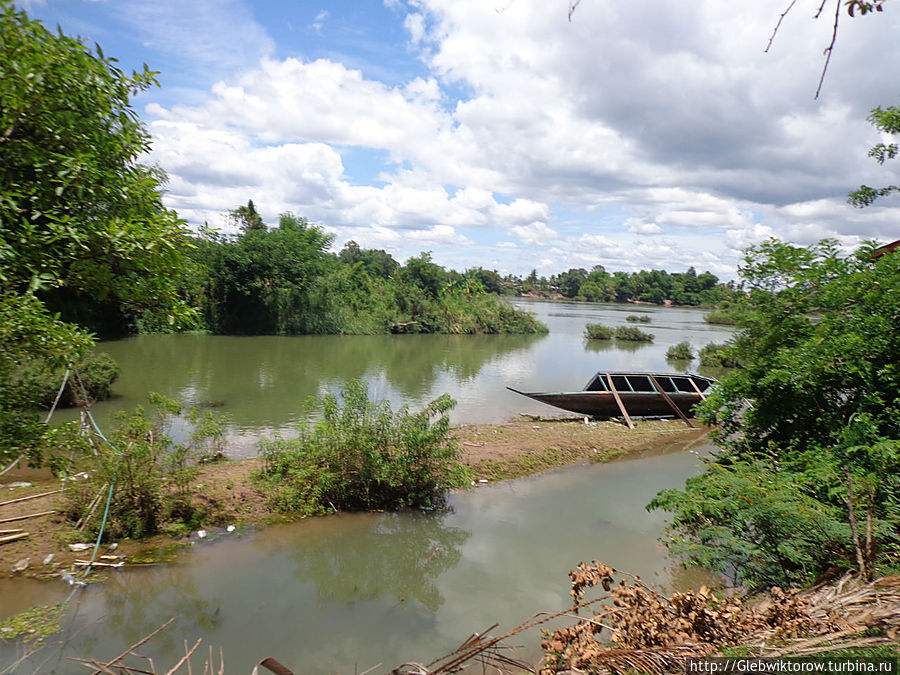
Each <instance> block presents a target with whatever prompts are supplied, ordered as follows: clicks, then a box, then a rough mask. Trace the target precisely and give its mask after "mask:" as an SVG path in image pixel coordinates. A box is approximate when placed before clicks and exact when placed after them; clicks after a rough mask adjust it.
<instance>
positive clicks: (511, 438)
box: [0, 416, 707, 578]
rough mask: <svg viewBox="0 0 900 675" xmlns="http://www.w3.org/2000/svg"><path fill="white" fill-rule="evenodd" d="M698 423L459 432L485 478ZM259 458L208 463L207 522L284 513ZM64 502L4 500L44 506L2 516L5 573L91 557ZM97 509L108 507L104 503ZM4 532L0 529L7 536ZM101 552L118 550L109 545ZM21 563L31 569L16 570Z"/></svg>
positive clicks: (161, 543) (122, 551)
mask: <svg viewBox="0 0 900 675" xmlns="http://www.w3.org/2000/svg"><path fill="white" fill-rule="evenodd" d="M697 427H698V428H695V429H690V428H688V427H686V426H684V425H683V424H682V423H681V422H678V421H662V420H652V421H650V420H648V421H639V422H637V427H636V428H635V429H628V428H627V427H625V426H624V425H622V424H619V423H617V422H612V421H609V422H595V423H585V422H584V420H583V418H577V417H571V416H570V417H546V418H537V417H528V418H524V417H523V418H519V419H515V420H511V421H509V422H507V423H505V424H490V425H467V426H462V427H457V428H456V429H454V435H455V436H456V438H457V439H458V441H459V443H460V445H461V449H462V459H461V461H462V462H463V463H465V464H468V465H469V466H471V467H472V468H473V470H474V472H475V475H476V477H477V479H478V480H482V481H494V480H501V479H506V478H514V477H518V476H525V475H531V474H535V473H540V472H542V471H547V470H550V469H554V468H558V467H562V466H566V465H569V464H575V463H579V462H608V461H614V460H617V459H623V458H627V457H635V456H642V455H646V454H657V453H661V452H672V451H677V450H680V449H685V448H687V447H689V446H690V445H692V444H694V443H696V442H697V441H698V439H700V438H702V437H703V436H705V435H706V433H707V430H706V429H704V428H702V427H700V426H699V424H697ZM259 466H260V460H256V459H251V460H245V461H233V462H229V461H225V462H220V463H215V464H208V465H205V466H203V467H202V468H201V470H200V474H199V476H198V477H197V480H196V482H195V484H194V494H195V498H196V499H197V500H199V501H200V502H201V503H204V504H205V505H206V506H207V507H208V511H209V512H210V513H213V514H216V515H215V517H212V518H210V521H209V522H207V523H205V524H204V526H205V527H206V528H208V529H210V530H213V529H215V528H218V527H226V526H228V525H236V526H251V527H262V526H264V525H266V524H269V523H272V522H277V521H280V520H284V517H283V516H279V515H276V514H273V513H272V512H271V511H270V510H268V509H267V508H266V501H265V495H263V494H261V493H260V492H258V491H257V489H256V487H255V486H254V483H253V473H254V472H255V471H256V470H258V468H259ZM3 481H4V483H5V485H4V486H2V487H0V502H9V501H12V500H18V499H21V498H22V497H30V496H34V495H39V494H42V493H47V492H53V491H55V490H58V489H59V488H60V481H59V480H58V479H55V478H52V477H51V476H50V475H49V474H48V473H40V472H29V473H19V474H7V475H6V476H4V477H3ZM23 481H24V482H28V483H30V484H31V485H30V486H28V487H9V485H10V484H11V483H17V482H23ZM64 508H65V504H64V499H63V498H62V494H60V493H58V492H55V493H53V494H47V495H45V496H42V497H38V498H35V499H27V500H23V501H16V502H14V503H11V504H6V505H5V506H0V520H6V519H10V518H19V517H21V516H27V515H32V514H41V515H38V516H36V517H32V518H22V519H20V520H12V521H9V522H6V523H0V530H10V531H11V532H10V533H9V534H10V535H15V534H20V533H22V532H27V533H28V536H27V537H25V538H22V539H17V540H14V541H10V542H8V543H0V577H10V576H16V575H27V576H31V577H35V578H57V577H58V575H59V574H60V571H61V570H64V569H71V567H72V565H73V564H74V563H75V561H76V560H87V559H90V556H91V552H92V550H86V551H82V552H73V551H71V550H70V549H69V544H76V543H87V544H92V543H93V542H91V541H90V540H89V539H88V535H87V534H84V533H81V532H79V531H77V530H76V529H75V527H74V526H73V524H72V523H70V522H67V521H66V520H65V517H64V515H63V513H62V511H63V510H64ZM98 511H100V512H101V513H102V504H101V505H100V508H99V509H98ZM95 517H99V514H98V515H97V516H95ZM16 531H18V532H16ZM4 536H6V535H4V534H0V538H2V537H4ZM179 539H181V540H182V541H184V538H183V537H180V538H179V537H176V536H169V537H165V536H161V537H155V538H153V539H151V540H145V541H136V542H133V541H124V542H120V545H119V546H118V547H117V548H116V550H115V552H114V555H124V556H125V560H126V561H128V564H134V563H135V562H137V561H145V562H153V561H157V560H159V559H160V551H165V550H171V544H173V542H175V541H178V540H179ZM100 553H101V554H112V553H113V552H112V551H109V550H108V547H106V546H103V547H101V551H100ZM50 556H52V557H50ZM48 557H49V558H48ZM164 557H165V556H163V559H164ZM25 561H27V564H26V562H25ZM45 561H46V562H45ZM14 567H15V568H17V567H24V569H23V570H22V571H18V572H16V571H14Z"/></svg>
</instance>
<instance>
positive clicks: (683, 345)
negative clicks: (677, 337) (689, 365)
mask: <svg viewBox="0 0 900 675" xmlns="http://www.w3.org/2000/svg"><path fill="white" fill-rule="evenodd" d="M666 358H667V359H671V360H673V361H690V360H691V359H693V358H694V351H693V350H692V349H691V345H690V343H689V342H679V343H678V344H677V345H672V346H671V347H669V348H668V349H667V350H666Z"/></svg>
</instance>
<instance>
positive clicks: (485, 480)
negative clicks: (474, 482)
mask: <svg viewBox="0 0 900 675" xmlns="http://www.w3.org/2000/svg"><path fill="white" fill-rule="evenodd" d="M478 482H479V483H487V482H489V481H488V480H487V478H479V479H478Z"/></svg>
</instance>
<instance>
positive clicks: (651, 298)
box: [513, 265, 740, 305]
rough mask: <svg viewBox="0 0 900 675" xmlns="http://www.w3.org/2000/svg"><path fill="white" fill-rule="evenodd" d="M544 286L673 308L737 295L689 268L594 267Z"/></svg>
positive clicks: (596, 298) (727, 286)
mask: <svg viewBox="0 0 900 675" xmlns="http://www.w3.org/2000/svg"><path fill="white" fill-rule="evenodd" d="M513 284H514V286H515V287H517V288H519V289H521V290H524V289H525V288H526V287H527V286H528V285H529V283H528V281H527V280H525V281H523V280H513ZM546 284H547V285H548V286H549V287H550V288H552V289H554V290H556V291H557V292H558V293H560V294H561V295H563V296H564V297H566V298H575V299H582V300H590V301H592V302H627V301H629V300H640V301H642V302H652V303H654V304H657V305H662V304H665V303H666V301H669V302H671V303H674V304H677V305H714V304H717V303H721V302H727V301H730V300H733V299H735V298H736V297H739V296H740V292H739V291H738V290H737V289H736V288H735V287H734V285H733V284H720V283H719V280H718V278H717V277H716V276H714V275H713V274H710V273H709V272H703V273H702V274H697V271H696V270H695V269H694V268H693V267H691V268H690V269H688V271H687V272H683V273H678V272H675V273H670V272H666V271H664V270H641V271H640V272H633V273H631V274H628V273H626V272H615V273H613V274H609V273H608V272H607V271H606V270H605V269H604V268H603V266H602V265H597V266H595V267H594V268H593V269H592V270H591V271H590V272H588V271H587V270H584V269H580V268H579V269H570V270H568V271H566V272H563V273H562V274H559V275H558V276H554V277H551V278H550V280H549V281H548V282H546ZM536 285H539V284H536Z"/></svg>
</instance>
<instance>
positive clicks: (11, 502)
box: [0, 490, 62, 506]
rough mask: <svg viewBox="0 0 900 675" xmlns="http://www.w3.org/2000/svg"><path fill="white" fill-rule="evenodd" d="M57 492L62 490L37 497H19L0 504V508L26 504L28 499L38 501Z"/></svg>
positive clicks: (43, 493) (44, 493)
mask: <svg viewBox="0 0 900 675" xmlns="http://www.w3.org/2000/svg"><path fill="white" fill-rule="evenodd" d="M57 492H62V490H51V491H50V492H42V493H40V494H39V495H31V496H29V497H19V498H18V499H10V500H9V501H8V502H0V506H7V505H9V504H18V503H19V502H27V501H28V500H29V499H38V498H39V497H46V496H48V495H55V494H56V493H57Z"/></svg>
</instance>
